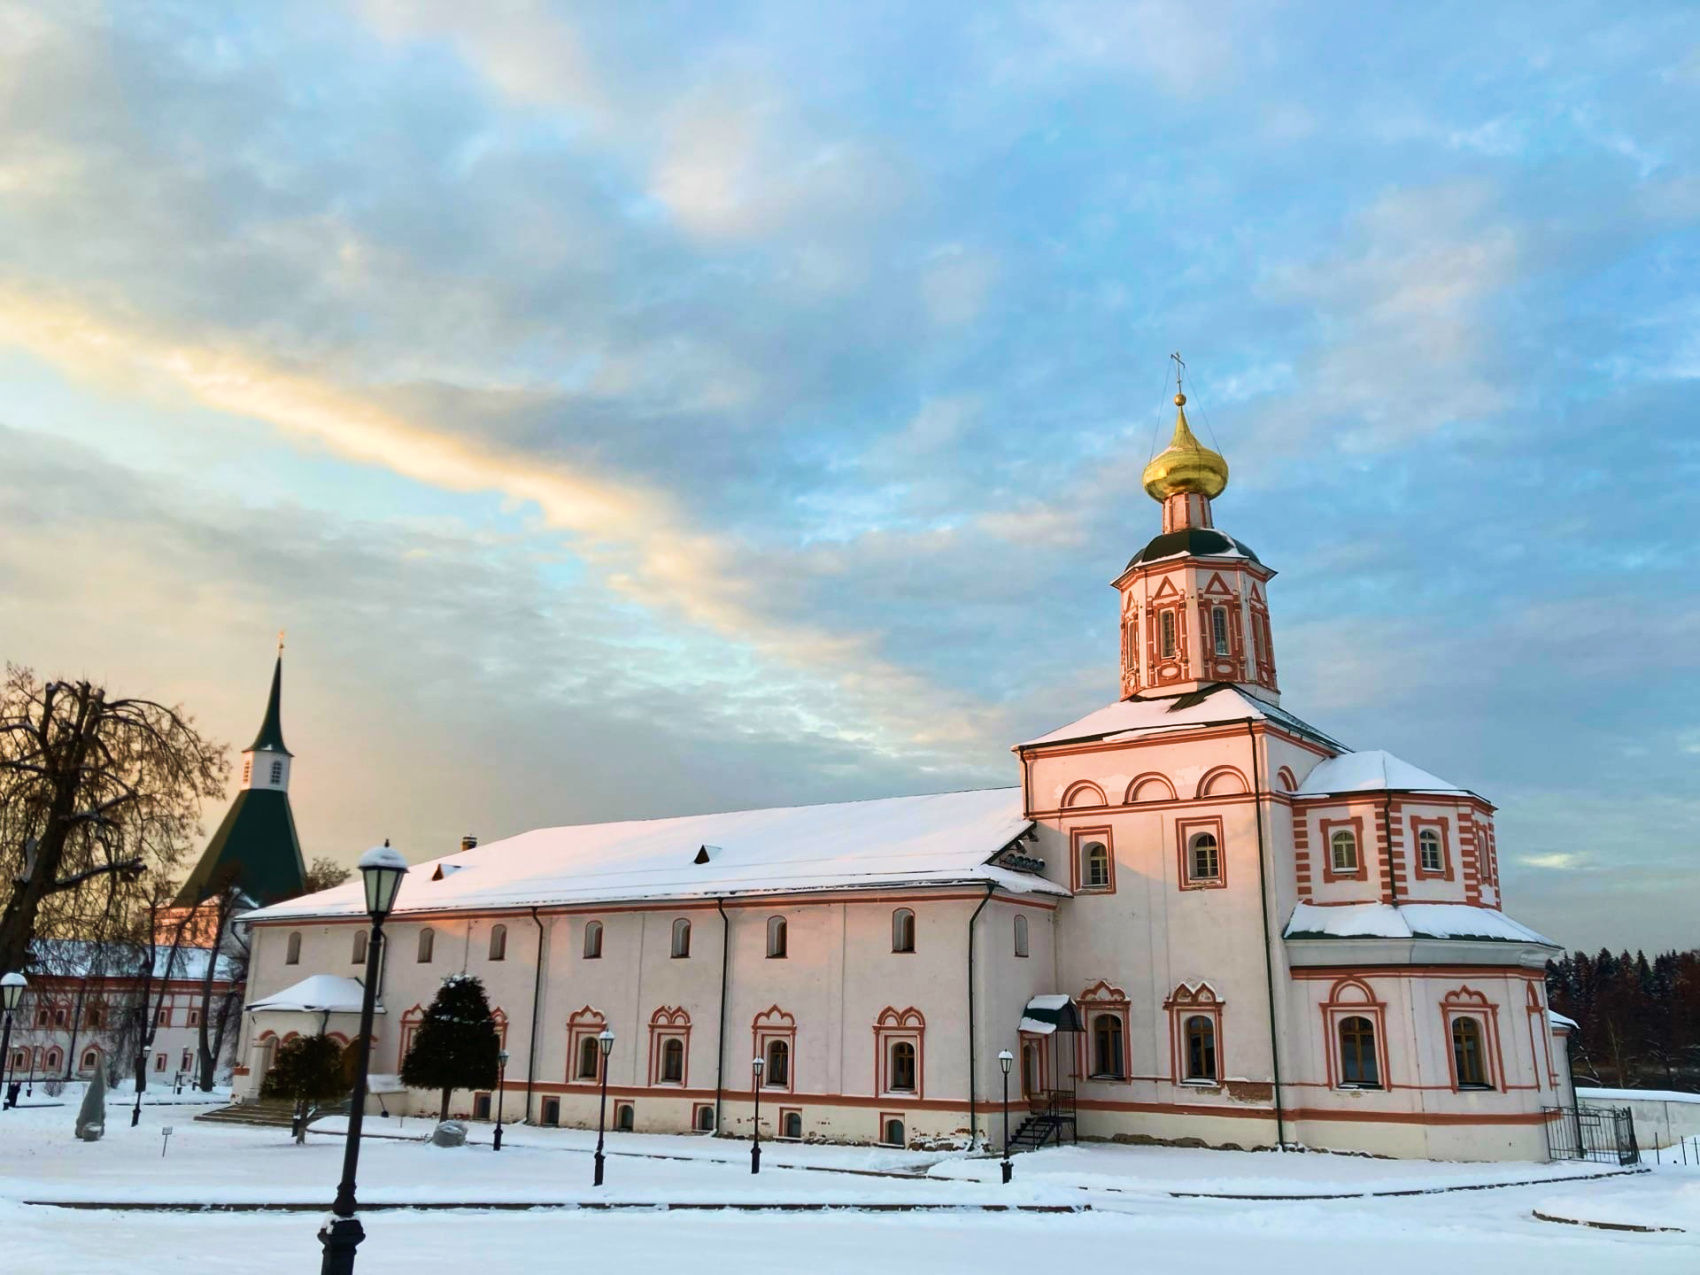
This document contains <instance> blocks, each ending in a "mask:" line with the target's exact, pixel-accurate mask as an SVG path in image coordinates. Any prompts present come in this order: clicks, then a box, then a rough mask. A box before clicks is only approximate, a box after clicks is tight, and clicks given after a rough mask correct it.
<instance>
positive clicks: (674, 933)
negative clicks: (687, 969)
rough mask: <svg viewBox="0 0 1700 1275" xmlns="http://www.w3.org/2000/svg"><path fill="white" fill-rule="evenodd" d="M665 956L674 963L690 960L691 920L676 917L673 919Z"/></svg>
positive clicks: (686, 917)
mask: <svg viewBox="0 0 1700 1275" xmlns="http://www.w3.org/2000/svg"><path fill="white" fill-rule="evenodd" d="M667 954H668V956H669V958H670V959H672V960H675V961H688V960H690V959H691V918H690V917H688V916H676V917H674V918H673V925H672V930H671V937H670V939H669V942H668V947H667Z"/></svg>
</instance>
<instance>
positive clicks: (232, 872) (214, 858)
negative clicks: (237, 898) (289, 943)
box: [177, 682, 307, 907]
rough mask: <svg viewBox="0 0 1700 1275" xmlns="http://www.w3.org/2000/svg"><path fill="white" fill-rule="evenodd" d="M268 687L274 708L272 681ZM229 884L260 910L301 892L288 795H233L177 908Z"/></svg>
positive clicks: (269, 791) (275, 791)
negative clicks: (271, 694) (271, 692)
mask: <svg viewBox="0 0 1700 1275" xmlns="http://www.w3.org/2000/svg"><path fill="white" fill-rule="evenodd" d="M273 686H274V691H273V695H274V700H273V702H274V703H275V702H276V700H275V695H276V691H275V686H276V684H275V682H274V683H273ZM268 720H270V719H269V718H268ZM230 885H234V886H236V887H237V888H238V889H239V890H241V891H242V892H243V893H244V894H246V895H247V896H248V897H249V898H250V899H252V900H253V901H254V902H255V903H256V904H259V905H260V906H262V907H263V906H265V905H266V904H270V903H281V902H282V901H283V900H284V899H293V898H295V897H296V896H297V895H300V894H305V893H306V891H307V868H306V865H305V864H304V863H303V862H302V861H301V842H300V840H299V839H298V838H297V837H296V835H295V816H294V815H293V814H291V813H290V809H289V794H288V793H286V792H284V791H283V790H282V789H279V788H244V789H243V790H242V791H241V792H239V793H237V794H236V800H235V801H234V802H232V803H231V806H230V811H229V813H228V814H226V815H225V816H224V822H223V823H221V824H219V826H218V831H217V832H215V833H213V836H212V840H211V841H209V842H207V849H206V853H205V854H203V855H202V856H201V861H200V862H199V863H197V864H196V865H195V870H194V871H193V872H191V873H190V874H189V879H188V880H187V881H185V882H184V883H183V888H182V889H181V890H179V891H178V893H177V906H178V907H194V906H195V905H197V904H199V903H204V902H205V901H206V900H207V899H209V898H211V897H212V896H213V895H215V894H218V893H219V892H220V891H222V890H223V889H225V888H226V887H227V886H230Z"/></svg>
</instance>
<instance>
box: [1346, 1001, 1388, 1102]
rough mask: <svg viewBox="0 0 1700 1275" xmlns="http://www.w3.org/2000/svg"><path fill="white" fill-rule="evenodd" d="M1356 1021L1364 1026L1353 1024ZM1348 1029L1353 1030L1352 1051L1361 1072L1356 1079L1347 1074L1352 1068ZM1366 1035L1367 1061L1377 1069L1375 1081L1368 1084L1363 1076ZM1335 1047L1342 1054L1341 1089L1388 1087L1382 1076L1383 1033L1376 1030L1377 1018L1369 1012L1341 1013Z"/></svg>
mask: <svg viewBox="0 0 1700 1275" xmlns="http://www.w3.org/2000/svg"><path fill="white" fill-rule="evenodd" d="M1355 1023H1362V1024H1363V1027H1362V1028H1361V1029H1360V1028H1358V1027H1354V1026H1353V1024H1355ZM1348 1029H1350V1030H1351V1034H1352V1040H1353V1044H1354V1048H1353V1050H1352V1053H1353V1055H1354V1059H1353V1061H1354V1062H1355V1063H1356V1065H1357V1068H1358V1071H1359V1074H1360V1078H1359V1079H1356V1080H1354V1079H1352V1078H1351V1077H1350V1076H1349V1075H1348V1074H1347V1073H1348V1072H1349V1071H1350V1070H1351V1068H1350V1067H1348V1066H1347V1050H1346V1041H1347V1036H1346V1033H1347V1030H1348ZM1365 1036H1367V1037H1368V1038H1369V1051H1368V1054H1367V1061H1368V1062H1369V1064H1370V1066H1371V1067H1373V1068H1374V1069H1375V1079H1374V1080H1373V1081H1371V1082H1369V1083H1367V1084H1366V1083H1365V1082H1364V1080H1363V1079H1362V1078H1361V1075H1362V1071H1363V1067H1364V1063H1365V1061H1366V1054H1365V1052H1364V1047H1363V1041H1364V1037H1365ZM1334 1047H1335V1048H1336V1049H1337V1050H1338V1051H1339V1056H1340V1083H1339V1085H1338V1086H1337V1087H1338V1088H1340V1089H1385V1088H1387V1082H1386V1081H1385V1080H1384V1079H1383V1078H1382V1075H1381V1033H1380V1032H1378V1031H1377V1030H1376V1024H1375V1020H1374V1019H1373V1018H1371V1017H1369V1015H1367V1014H1342V1015H1340V1017H1339V1018H1338V1019H1337V1020H1336V1022H1335V1024H1334Z"/></svg>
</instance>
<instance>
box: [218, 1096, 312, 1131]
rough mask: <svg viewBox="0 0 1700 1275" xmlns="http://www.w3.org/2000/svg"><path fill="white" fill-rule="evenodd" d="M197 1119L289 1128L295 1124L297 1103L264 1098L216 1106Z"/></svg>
mask: <svg viewBox="0 0 1700 1275" xmlns="http://www.w3.org/2000/svg"><path fill="white" fill-rule="evenodd" d="M195 1119H196V1120H205V1121H206V1122H207V1123H208V1124H250V1125H266V1126H268V1127H270V1128H273V1129H289V1128H292V1127H293V1126H294V1124H295V1104H294V1103H292V1102H279V1101H276V1100H274V1099H270V1098H262V1099H260V1100H259V1101H258V1102H238V1103H232V1104H231V1105H230V1106H228V1107H214V1108H213V1109H212V1110H211V1111H203V1112H201V1114H200V1115H198V1116H196V1117H195Z"/></svg>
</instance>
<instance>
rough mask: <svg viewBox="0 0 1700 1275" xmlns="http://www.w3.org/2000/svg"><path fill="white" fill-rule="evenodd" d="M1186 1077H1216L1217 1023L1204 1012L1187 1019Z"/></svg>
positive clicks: (1205, 1078)
mask: <svg viewBox="0 0 1700 1275" xmlns="http://www.w3.org/2000/svg"><path fill="white" fill-rule="evenodd" d="M1186 1078H1187V1079H1188V1080H1214V1079H1216V1024H1215V1023H1213V1022H1211V1021H1210V1019H1208V1018H1206V1017H1205V1016H1204V1015H1203V1014H1194V1015H1193V1016H1192V1017H1191V1018H1189V1019H1187V1020H1186Z"/></svg>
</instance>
